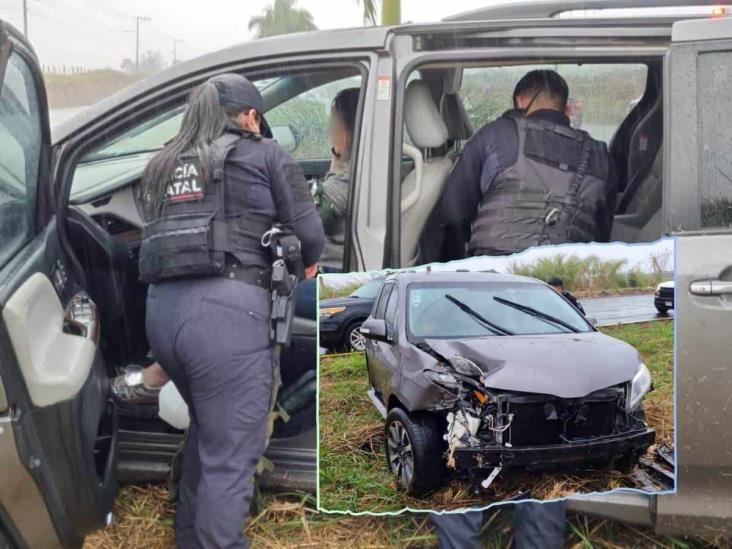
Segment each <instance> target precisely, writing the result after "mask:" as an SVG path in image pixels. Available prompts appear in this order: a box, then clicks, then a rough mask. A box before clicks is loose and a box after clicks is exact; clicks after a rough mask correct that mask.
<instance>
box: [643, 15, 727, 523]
mask: <svg viewBox="0 0 732 549" xmlns="http://www.w3.org/2000/svg"><path fill="white" fill-rule="evenodd" d="M689 23H690V22H682V23H677V24H675V25H674V29H673V37H674V43H673V44H672V46H671V48H670V51H669V54H668V56H667V60H666V97H665V103H664V104H665V117H666V124H665V125H664V128H665V129H664V141H665V142H666V143H667V146H666V148H665V151H664V152H665V156H664V164H665V173H664V192H665V194H664V227H665V228H666V230H667V231H669V232H671V233H672V234H673V235H674V236H675V237H676V253H675V257H676V269H675V271H676V281H675V301H676V303H675V304H676V311H677V316H676V318H677V320H676V322H677V325H676V432H677V435H676V452H677V454H676V455H677V457H676V460H677V463H678V464H679V467H678V470H677V486H678V489H677V492H676V494H674V495H663V496H658V498H657V501H656V530H657V531H659V532H661V533H672V534H673V533H683V534H694V533H698V532H700V531H707V532H709V533H710V534H711V533H712V532H714V531H726V532H727V533H729V532H732V498H730V494H732V453H730V448H732V433H730V430H729V421H728V419H729V413H728V411H727V409H728V407H729V403H730V399H731V398H732V397H731V396H730V395H732V363H731V362H730V357H732V340H730V338H729V336H728V334H729V327H730V325H732V295H730V294H726V293H724V292H717V291H712V290H718V289H722V290H724V289H725V287H727V288H729V286H727V283H730V282H732V215H730V211H732V210H730V207H729V204H730V203H732V185H730V181H732V180H731V179H730V175H731V172H732V163H731V162H730V152H732V117H731V115H730V111H729V93H728V88H729V86H730V85H731V84H732V79H731V78H730V73H729V67H730V66H731V65H732V21H731V20H729V18H727V21H724V20H719V21H717V20H710V21H698V22H694V23H692V24H691V25H690V24H689ZM722 28H726V29H727V34H726V36H724V37H723V36H721V35H720V34H719V32H718V31H719V30H721V29H722ZM709 30H713V31H714V32H712V33H711V34H710V33H709V32H707V31H709ZM687 31H689V32H687ZM706 35H708V36H706ZM706 38H709V39H706ZM720 38H726V39H720ZM714 281H716V282H717V284H714ZM705 289H708V290H709V291H708V292H707V291H705ZM725 291H726V290H725Z"/></svg>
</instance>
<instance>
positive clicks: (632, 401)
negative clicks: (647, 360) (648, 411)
mask: <svg viewBox="0 0 732 549" xmlns="http://www.w3.org/2000/svg"><path fill="white" fill-rule="evenodd" d="M651 382H652V379H651V372H649V371H648V368H647V367H646V365H645V364H643V363H642V362H641V365H640V367H639V368H638V371H637V372H636V374H635V376H633V381H631V382H630V392H629V394H628V401H627V402H628V404H627V406H628V411H629V412H632V411H633V410H635V409H636V408H638V406H640V403H641V401H642V400H643V397H644V396H646V393H647V392H648V391H650V390H651Z"/></svg>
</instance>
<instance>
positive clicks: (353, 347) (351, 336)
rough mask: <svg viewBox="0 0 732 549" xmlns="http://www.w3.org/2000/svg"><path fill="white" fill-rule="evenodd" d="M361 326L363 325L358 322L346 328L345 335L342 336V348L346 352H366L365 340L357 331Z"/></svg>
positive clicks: (360, 321) (361, 322)
mask: <svg viewBox="0 0 732 549" xmlns="http://www.w3.org/2000/svg"><path fill="white" fill-rule="evenodd" d="M361 324H363V321H362V320H358V321H356V322H354V323H353V324H350V325H349V326H348V328H346V332H345V335H344V336H343V348H344V349H345V350H346V351H348V352H351V353H353V352H356V353H362V352H364V351H365V350H366V338H365V337H364V336H363V334H362V333H361V332H359V331H358V329H359V328H360V327H361Z"/></svg>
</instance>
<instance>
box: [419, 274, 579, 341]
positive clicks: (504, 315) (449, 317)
mask: <svg viewBox="0 0 732 549" xmlns="http://www.w3.org/2000/svg"><path fill="white" fill-rule="evenodd" d="M496 298H497V299H496ZM456 300H457V301H460V302H462V303H465V304H467V305H469V307H470V309H471V310H472V311H474V312H475V313H477V314H478V315H480V317H482V319H484V320H485V321H487V322H489V323H490V324H489V325H488V324H486V323H485V322H481V321H480V320H479V319H478V318H476V317H475V315H473V314H469V313H468V312H466V311H465V310H464V309H463V308H461V307H460V306H458V305H457V304H456V303H455V301H456ZM506 303H510V304H512V305H518V307H517V306H508V305H506ZM530 311H535V312H537V313H539V314H535V313H532V312H530ZM548 319H554V321H550V320H548ZM491 325H492V326H497V327H500V329H501V330H505V331H506V332H509V333H510V334H511V335H531V334H557V333H574V332H591V331H593V328H592V326H591V325H590V324H589V322H587V321H586V320H585V319H584V317H583V316H582V315H580V313H579V312H577V310H576V309H575V308H574V307H572V305H570V304H569V303H568V302H567V301H566V300H565V299H564V298H563V297H561V296H560V295H559V294H557V293H556V292H555V291H554V290H552V289H551V288H549V287H548V286H544V285H542V284H536V283H530V282H528V283H527V282H463V283H457V282H448V283H435V282H424V283H423V282H418V283H412V284H410V285H409V288H408V299H407V331H408V335H409V337H410V339H411V338H416V339H423V338H441V339H446V338H461V337H484V336H494V335H497V332H496V330H495V329H492V328H491ZM499 335H500V334H499Z"/></svg>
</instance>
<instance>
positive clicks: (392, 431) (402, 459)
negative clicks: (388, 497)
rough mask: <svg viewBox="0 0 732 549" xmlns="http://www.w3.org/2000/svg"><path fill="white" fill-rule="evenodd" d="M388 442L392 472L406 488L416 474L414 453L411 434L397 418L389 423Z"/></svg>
mask: <svg viewBox="0 0 732 549" xmlns="http://www.w3.org/2000/svg"><path fill="white" fill-rule="evenodd" d="M386 444H387V452H388V457H389V467H390V468H391V472H392V474H393V475H394V477H395V478H396V481H397V483H398V484H399V485H400V486H401V487H402V488H404V489H406V488H408V487H409V484H410V483H411V482H412V477H413V476H414V454H413V452H412V443H411V441H410V440H409V434H408V433H407V429H406V428H405V427H404V425H403V424H402V422H401V421H398V420H396V421H393V422H392V423H391V425H389V433H388V437H387V441H386Z"/></svg>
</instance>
